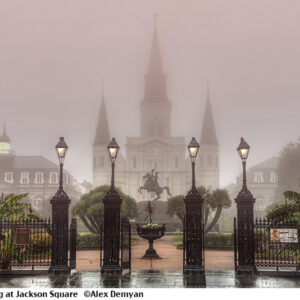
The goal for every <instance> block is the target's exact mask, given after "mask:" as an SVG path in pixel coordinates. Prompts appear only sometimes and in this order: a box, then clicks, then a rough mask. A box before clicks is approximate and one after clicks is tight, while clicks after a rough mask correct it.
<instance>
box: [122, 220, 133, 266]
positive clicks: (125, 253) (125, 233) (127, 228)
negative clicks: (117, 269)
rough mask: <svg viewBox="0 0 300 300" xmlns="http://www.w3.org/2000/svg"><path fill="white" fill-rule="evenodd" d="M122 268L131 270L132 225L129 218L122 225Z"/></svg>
mask: <svg viewBox="0 0 300 300" xmlns="http://www.w3.org/2000/svg"><path fill="white" fill-rule="evenodd" d="M121 268H122V270H123V269H129V270H131V225H130V223H129V220H128V219H127V218H123V219H122V225H121Z"/></svg>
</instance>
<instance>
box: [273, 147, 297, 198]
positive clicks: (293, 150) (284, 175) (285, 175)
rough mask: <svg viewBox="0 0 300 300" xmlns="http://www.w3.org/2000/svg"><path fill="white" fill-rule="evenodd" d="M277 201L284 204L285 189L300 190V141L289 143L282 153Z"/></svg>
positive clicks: (279, 162) (278, 168) (279, 163)
mask: <svg viewBox="0 0 300 300" xmlns="http://www.w3.org/2000/svg"><path fill="white" fill-rule="evenodd" d="M277 174H278V182H277V188H276V191H275V199H274V200H275V201H276V202H277V203H278V204H282V201H280V200H283V199H282V195H283V193H284V191H298V192H300V190H299V184H300V142H296V143H293V142H291V143H289V144H288V145H286V146H285V147H284V148H283V150H282V151H281V153H280V156H279V161H278V167H277Z"/></svg>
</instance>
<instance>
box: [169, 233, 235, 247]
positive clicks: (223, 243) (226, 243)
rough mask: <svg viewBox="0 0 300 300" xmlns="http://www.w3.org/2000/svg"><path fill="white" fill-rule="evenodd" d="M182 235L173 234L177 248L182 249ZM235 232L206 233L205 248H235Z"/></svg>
mask: <svg viewBox="0 0 300 300" xmlns="http://www.w3.org/2000/svg"><path fill="white" fill-rule="evenodd" d="M182 238H183V237H182V235H177V236H173V242H174V244H175V245H176V246H177V249H182V248H183V244H182ZM233 242H234V241H233V233H207V234H205V235H204V245H205V249H225V250H227V249H233V247H234V244H233Z"/></svg>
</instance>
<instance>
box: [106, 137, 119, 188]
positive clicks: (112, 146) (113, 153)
mask: <svg viewBox="0 0 300 300" xmlns="http://www.w3.org/2000/svg"><path fill="white" fill-rule="evenodd" d="M119 149H120V147H119V145H118V144H117V142H116V140H115V138H112V140H111V142H110V143H109V144H108V146H107V150H108V153H109V156H110V159H111V189H112V190H114V189H115V162H116V160H117V156H118V152H119Z"/></svg>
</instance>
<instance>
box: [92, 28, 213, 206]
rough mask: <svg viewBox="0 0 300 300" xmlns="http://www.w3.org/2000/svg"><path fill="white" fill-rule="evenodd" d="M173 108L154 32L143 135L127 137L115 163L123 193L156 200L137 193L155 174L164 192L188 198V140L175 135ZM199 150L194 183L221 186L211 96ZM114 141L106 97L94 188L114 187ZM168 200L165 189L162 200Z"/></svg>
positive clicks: (96, 146)
mask: <svg viewBox="0 0 300 300" xmlns="http://www.w3.org/2000/svg"><path fill="white" fill-rule="evenodd" d="M171 110H172V103H171V101H170V99H168V95H167V82H166V74H165V73H164V69H163V63H162V57H161V52H160V47H159V41H158V34H157V30H156V28H155V30H154V34H153V40H152V47H151V52H150V62H149V65H148V70H147V73H146V75H145V91H144V97H143V100H142V101H141V102H140V131H141V133H140V136H138V137H127V139H126V156H125V157H124V156H123V155H122V154H121V153H120V154H119V157H118V159H117V161H116V180H115V184H116V186H118V187H119V188H120V189H121V190H122V191H123V192H124V193H126V194H129V195H130V196H132V197H134V198H135V199H136V200H137V201H142V200H152V199H154V198H156V195H154V193H152V192H147V191H146V190H143V189H142V190H141V192H138V190H139V187H141V186H144V185H145V181H146V180H147V179H146V178H145V175H146V174H148V175H149V174H150V175H153V178H154V177H155V175H156V177H155V178H156V180H157V183H158V184H159V186H160V187H162V188H164V187H168V188H169V190H170V193H171V194H172V195H179V194H186V192H187V191H188V190H189V189H190V188H191V184H192V182H191V181H192V179H191V162H190V158H189V157H188V153H187V147H186V145H187V144H188V143H189V141H186V140H185V138H184V137H174V136H172V135H171ZM193 134H194V135H195V136H196V139H197V140H198V141H199V140H200V150H199V154H198V161H197V164H196V184H197V185H198V186H199V185H204V186H206V187H207V188H210V189H215V188H218V187H219V144H218V140H217V135H216V130H215V125H214V120H213V114H212V108H211V101H210V96H209V93H208V92H207V100H206V107H205V112H204V118H203V123H202V133H201V134H199V136H197V133H196V132H195V133H193ZM110 140H111V136H110V131H109V124H108V118H107V111H106V106H105V99H104V95H103V96H102V102H101V105H100V111H99V115H98V122H97V127H96V134H95V140H94V144H93V186H94V187H97V186H100V185H104V184H108V185H109V184H110V178H111V162H110V158H109V155H108V151H107V144H108V143H109V142H110ZM168 197H170V196H169V195H168V193H167V188H165V189H163V191H162V193H161V195H160V200H167V199H168Z"/></svg>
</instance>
